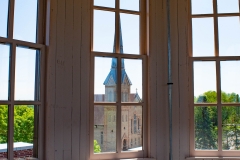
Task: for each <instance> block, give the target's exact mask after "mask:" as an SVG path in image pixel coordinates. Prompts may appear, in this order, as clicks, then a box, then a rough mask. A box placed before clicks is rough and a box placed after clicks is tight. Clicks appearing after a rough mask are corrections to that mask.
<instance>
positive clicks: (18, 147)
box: [0, 142, 33, 152]
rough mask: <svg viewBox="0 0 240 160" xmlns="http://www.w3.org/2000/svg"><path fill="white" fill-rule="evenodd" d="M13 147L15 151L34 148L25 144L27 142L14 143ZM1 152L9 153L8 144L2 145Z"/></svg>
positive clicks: (0, 145)
mask: <svg viewBox="0 0 240 160" xmlns="http://www.w3.org/2000/svg"><path fill="white" fill-rule="evenodd" d="M13 146H14V148H13V150H14V151H17V150H26V149H32V148H33V144H31V143H25V142H14V144H13ZM0 152H7V143H4V144H0Z"/></svg>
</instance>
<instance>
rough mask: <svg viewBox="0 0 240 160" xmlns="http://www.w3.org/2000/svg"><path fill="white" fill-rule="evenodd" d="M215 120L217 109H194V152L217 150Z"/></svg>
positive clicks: (216, 126)
mask: <svg viewBox="0 0 240 160" xmlns="http://www.w3.org/2000/svg"><path fill="white" fill-rule="evenodd" d="M217 120H218V117H217V107H194V121H195V149H196V150H217V148H218V138H217V137H218V122H217Z"/></svg>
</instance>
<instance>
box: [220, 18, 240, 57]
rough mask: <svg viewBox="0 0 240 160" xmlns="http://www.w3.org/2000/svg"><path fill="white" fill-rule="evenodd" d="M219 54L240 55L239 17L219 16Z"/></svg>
mask: <svg viewBox="0 0 240 160" xmlns="http://www.w3.org/2000/svg"><path fill="white" fill-rule="evenodd" d="M218 26H219V55H220V56H240V52H239V51H240V38H239V37H240V22H239V17H219V18H218Z"/></svg>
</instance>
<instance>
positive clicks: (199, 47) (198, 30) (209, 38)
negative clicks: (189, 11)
mask: <svg viewBox="0 0 240 160" xmlns="http://www.w3.org/2000/svg"><path fill="white" fill-rule="evenodd" d="M192 39H193V57H201V56H214V27H213V18H193V19H192Z"/></svg>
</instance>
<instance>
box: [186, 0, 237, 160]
mask: <svg viewBox="0 0 240 160" xmlns="http://www.w3.org/2000/svg"><path fill="white" fill-rule="evenodd" d="M188 5H189V6H188V9H189V24H188V26H189V33H188V35H189V37H188V43H189V73H190V74H189V76H190V77H189V80H190V81H189V88H190V89H189V92H190V98H189V105H190V106H189V107H190V156H197V157H225V156H227V157H236V156H239V154H240V150H222V116H221V115H222V111H221V109H222V107H223V106H231V107H234V106H239V105H240V103H222V102H221V77H220V62H221V61H231V60H240V56H219V35H218V17H232V16H238V17H239V18H240V12H239V13H217V0H213V13H212V14H193V15H192V14H191V0H189V2H188ZM239 10H240V2H239ZM208 17H211V18H213V26H214V50H215V55H214V56H205V57H193V49H192V18H208ZM209 61H211V62H215V63H216V85H217V86H216V91H217V103H211V104H209V103H204V104H200V103H194V79H193V76H194V74H193V64H194V62H209ZM195 106H206V107H207V106H216V107H217V114H218V122H219V123H218V149H217V150H195V131H194V129H195V127H194V107H195Z"/></svg>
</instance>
